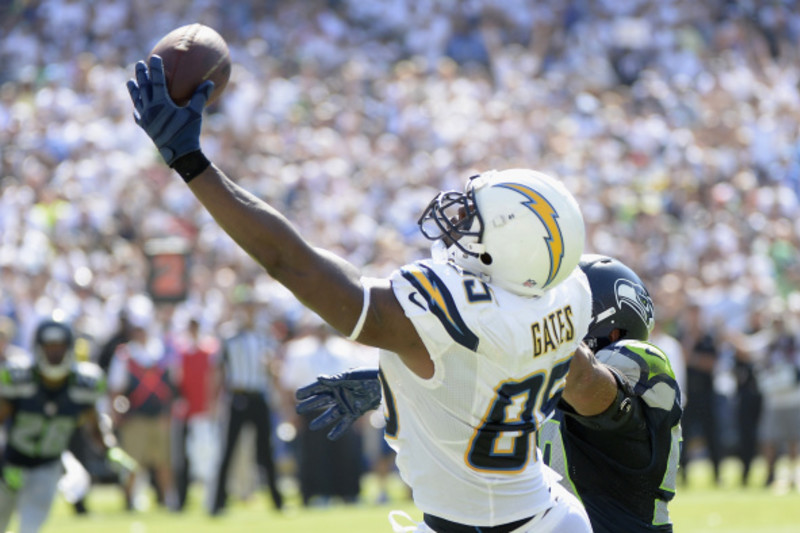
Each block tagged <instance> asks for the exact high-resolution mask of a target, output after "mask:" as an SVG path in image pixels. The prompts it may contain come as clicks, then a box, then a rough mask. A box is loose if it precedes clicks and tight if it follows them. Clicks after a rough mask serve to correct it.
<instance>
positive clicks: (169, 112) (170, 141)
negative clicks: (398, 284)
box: [128, 56, 432, 375]
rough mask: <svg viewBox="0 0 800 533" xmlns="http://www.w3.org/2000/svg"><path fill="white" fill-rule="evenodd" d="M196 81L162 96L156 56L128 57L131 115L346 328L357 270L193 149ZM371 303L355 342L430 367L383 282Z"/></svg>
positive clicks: (247, 238)
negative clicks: (173, 95)
mask: <svg viewBox="0 0 800 533" xmlns="http://www.w3.org/2000/svg"><path fill="white" fill-rule="evenodd" d="M209 83H210V82H206V83H204V84H203V85H201V86H200V87H198V89H197V91H196V92H195V94H194V96H193V97H192V100H191V101H190V103H189V105H187V106H186V107H178V106H176V105H175V104H174V103H173V102H172V100H171V99H170V97H169V94H168V93H167V88H166V82H165V77H164V68H163V64H162V61H161V58H160V57H158V56H153V57H151V59H150V63H149V65H146V64H145V63H144V62H142V61H140V62H139V63H137V65H136V80H130V81H129V82H128V91H129V92H130V95H131V100H132V101H133V105H134V109H135V113H134V118H135V120H136V123H137V124H139V126H141V127H142V129H144V130H145V132H146V133H147V134H148V136H150V138H151V139H152V140H153V142H154V143H155V145H156V147H157V148H158V150H159V152H160V153H161V155H162V156H163V157H164V160H165V161H166V162H167V164H168V165H169V166H170V167H172V168H173V169H175V170H176V171H177V172H178V173H179V174H180V175H181V177H183V179H184V180H185V181H187V182H188V183H189V187H190V188H191V190H192V192H193V193H194V195H195V196H196V197H197V199H198V200H199V201H200V202H201V203H202V204H203V205H204V206H205V207H206V209H208V211H209V213H210V214H211V215H212V216H213V217H214V219H215V220H216V221H217V223H218V224H219V225H220V226H221V227H222V228H223V229H224V230H225V231H226V232H227V233H228V234H229V235H230V236H231V237H232V238H233V239H234V240H235V241H236V242H237V244H239V246H241V247H242V249H243V250H245V251H246V252H247V253H248V254H250V256H251V257H253V258H254V259H255V260H256V261H257V262H258V263H260V264H261V265H262V266H263V267H264V268H265V269H266V270H267V272H268V273H269V274H270V275H271V276H272V277H273V278H274V279H275V280H277V281H278V282H280V283H281V284H283V285H284V286H285V287H286V288H287V289H289V290H290V291H292V292H293V293H294V295H295V296H296V297H297V298H298V299H299V300H300V301H301V302H302V303H303V304H305V305H306V306H307V307H308V308H310V309H311V310H313V311H315V312H316V313H317V314H319V315H320V316H321V317H322V318H323V319H324V320H325V321H326V322H328V323H329V324H330V325H331V326H333V327H334V328H336V329H337V330H338V331H339V332H341V333H343V334H345V335H349V334H351V332H352V331H353V330H354V328H355V326H356V324H357V323H358V322H359V318H360V317H361V313H362V308H363V307H364V305H363V303H364V301H365V297H364V290H363V287H362V284H361V280H360V278H361V274H360V272H359V270H358V269H357V268H356V267H354V266H353V265H351V264H350V263H348V262H347V261H345V260H344V259H342V258H340V257H337V256H336V255H334V254H332V253H330V252H327V251H324V250H320V249H318V248H315V247H313V246H311V245H310V244H309V243H308V242H307V241H306V240H305V239H304V238H303V237H302V236H301V235H300V234H299V233H298V232H297V230H296V229H295V228H294V226H293V225H292V224H291V223H290V222H289V221H288V220H287V218H286V217H284V216H283V215H282V214H281V213H279V212H278V211H277V210H276V209H274V208H273V207H272V206H270V205H268V204H267V203H266V202H264V201H263V200H261V199H259V198H257V197H256V196H254V195H253V194H250V193H249V192H247V191H246V190H244V189H243V188H242V187H240V186H238V185H237V184H235V183H234V182H233V181H232V180H231V179H230V178H228V176H226V175H225V174H224V173H223V172H222V171H221V170H220V169H219V168H218V167H217V166H215V165H212V164H210V163H209V161H208V160H207V159H206V158H205V156H204V155H203V154H202V152H201V150H200V129H201V123H202V111H203V108H204V106H205V103H206V101H207V100H208V96H209V95H210V94H211V90H212V89H213V84H211V85H209ZM369 296H370V301H371V305H370V306H369V307H368V313H367V314H366V316H365V317H364V321H363V329H362V330H361V333H360V335H358V336H357V338H358V341H359V342H361V343H363V344H368V345H371V346H376V347H379V348H384V349H387V350H391V351H393V352H396V353H398V354H399V355H400V356H401V357H402V358H403V360H404V362H405V363H406V365H407V366H409V368H411V370H413V371H415V372H417V373H418V374H420V375H430V374H432V363H431V361H430V358H429V356H428V353H427V351H426V349H425V346H424V345H423V343H422V341H421V340H420V338H419V336H418V335H417V332H416V330H415V329H414V326H413V324H412V323H411V321H410V320H408V318H407V317H406V316H405V313H404V312H403V309H402V307H401V306H400V304H399V303H398V302H397V300H396V299H395V297H394V294H393V292H392V289H391V287H390V286H389V282H388V281H387V280H384V281H383V282H381V283H379V284H377V285H376V286H374V287H373V288H372V289H371V291H370V293H369Z"/></svg>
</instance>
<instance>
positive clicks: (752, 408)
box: [729, 307, 773, 486]
mask: <svg viewBox="0 0 800 533" xmlns="http://www.w3.org/2000/svg"><path fill="white" fill-rule="evenodd" d="M769 320H770V319H769V316H768V311H767V308H766V307H756V309H754V310H753V312H752V314H751V315H750V323H749V324H748V326H747V329H746V330H745V331H743V332H741V334H735V333H733V334H732V335H731V339H729V340H730V341H731V344H732V345H733V348H734V358H735V364H734V368H733V372H734V375H735V378H736V404H737V407H736V414H737V416H736V426H737V432H738V439H737V455H738V457H739V460H740V461H741V462H742V476H741V484H742V486H747V485H748V483H749V481H750V472H751V470H750V468H751V466H752V464H753V460H754V459H755V458H756V455H757V454H758V451H759V439H758V428H759V423H760V421H761V415H762V409H763V398H762V393H761V390H760V388H759V384H758V380H757V376H756V368H758V366H759V365H763V363H764V361H765V360H766V352H767V349H768V348H769V345H770V344H771V343H772V341H773V330H772V324H771V323H770V321H769Z"/></svg>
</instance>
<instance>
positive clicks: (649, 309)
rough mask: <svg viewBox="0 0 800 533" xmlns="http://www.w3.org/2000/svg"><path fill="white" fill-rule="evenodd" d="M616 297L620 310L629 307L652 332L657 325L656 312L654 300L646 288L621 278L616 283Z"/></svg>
mask: <svg viewBox="0 0 800 533" xmlns="http://www.w3.org/2000/svg"><path fill="white" fill-rule="evenodd" d="M614 295H615V296H616V299H617V308H618V309H623V306H628V308H630V309H632V310H633V312H634V313H636V314H637V315H638V316H639V318H641V319H642V322H643V323H644V324H645V325H646V326H647V330H648V331H652V329H653V325H654V324H655V310H654V308H653V300H652V299H651V298H650V295H649V294H648V293H647V290H646V289H645V288H644V287H642V286H641V285H639V284H638V283H633V282H631V281H630V280H627V279H622V278H620V279H618V280H617V281H616V282H615V283H614Z"/></svg>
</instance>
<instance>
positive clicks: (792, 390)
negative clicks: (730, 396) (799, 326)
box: [759, 316, 800, 490]
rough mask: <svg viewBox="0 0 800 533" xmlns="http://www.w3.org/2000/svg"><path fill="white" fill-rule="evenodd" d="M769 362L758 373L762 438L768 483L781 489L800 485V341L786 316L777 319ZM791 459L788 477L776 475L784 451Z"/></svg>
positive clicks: (769, 352)
mask: <svg viewBox="0 0 800 533" xmlns="http://www.w3.org/2000/svg"><path fill="white" fill-rule="evenodd" d="M765 363H766V365H765V367H764V368H763V369H762V370H761V372H760V373H759V382H760V384H761V391H762V393H763V395H764V415H763V417H762V421H761V427H760V437H761V445H762V452H763V454H764V459H765V460H766V461H767V480H766V484H767V486H772V485H773V484H776V485H775V488H776V489H778V490H786V487H788V486H791V485H792V484H794V485H795V488H800V479H798V472H797V468H798V466H800V465H799V464H798V461H797V459H798V452H800V343H798V340H797V333H796V328H795V327H794V324H791V325H790V324H788V323H787V322H786V320H785V319H784V317H782V316H778V317H777V318H776V320H775V330H774V337H773V339H772V342H771V343H770V344H769V346H768V348H767V359H766V362H765ZM784 450H785V453H786V455H787V456H788V459H789V469H788V470H789V473H788V476H789V479H788V480H781V479H778V478H777V473H776V465H777V461H778V458H779V457H780V456H781V453H782V451H784Z"/></svg>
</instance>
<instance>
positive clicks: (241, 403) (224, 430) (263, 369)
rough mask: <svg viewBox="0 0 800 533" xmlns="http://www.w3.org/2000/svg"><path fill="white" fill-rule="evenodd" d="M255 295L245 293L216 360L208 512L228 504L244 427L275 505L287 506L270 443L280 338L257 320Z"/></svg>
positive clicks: (259, 471)
mask: <svg viewBox="0 0 800 533" xmlns="http://www.w3.org/2000/svg"><path fill="white" fill-rule="evenodd" d="M262 307H263V306H261V305H260V304H259V303H258V302H257V301H256V300H255V297H254V296H253V295H251V294H246V295H243V296H242V297H241V298H240V299H239V304H238V307H237V308H236V311H237V313H236V317H235V320H236V324H235V327H236V332H235V333H234V334H233V335H232V336H229V337H225V338H224V339H223V341H222V346H221V351H220V357H219V362H218V365H217V368H218V371H219V375H218V378H217V380H218V390H219V394H220V406H219V418H220V420H219V422H220V433H219V435H220V438H221V439H222V441H221V446H220V449H219V458H218V460H217V465H216V467H215V469H214V474H213V476H212V479H211V483H210V490H209V494H208V505H209V512H210V514H212V515H218V514H220V513H221V512H222V511H223V510H224V509H225V505H226V503H227V483H228V470H229V467H230V464H231V458H232V456H233V452H234V450H235V448H236V445H237V442H238V440H239V437H240V435H241V433H242V429H243V428H244V427H245V426H252V427H254V428H255V431H256V457H255V460H256V464H257V466H258V474H259V481H260V483H261V484H262V485H265V486H266V487H267V488H268V489H269V492H270V495H271V497H272V503H273V505H274V506H275V509H278V510H281V509H282V508H283V495H282V494H281V492H280V490H279V489H278V473H277V472H276V469H275V460H274V455H273V444H272V408H271V406H270V403H271V401H270V397H271V395H274V394H275V393H276V391H275V385H274V383H273V376H272V372H271V370H270V367H271V365H272V364H273V362H274V361H275V360H276V357H277V353H276V352H277V350H278V343H277V342H276V340H275V339H274V338H273V337H271V336H269V335H268V334H266V333H264V331H265V328H264V325H263V324H259V323H258V319H259V316H258V312H259V310H260V309H262Z"/></svg>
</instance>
